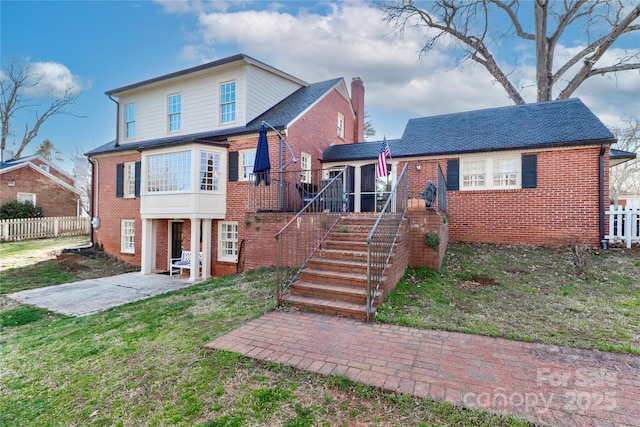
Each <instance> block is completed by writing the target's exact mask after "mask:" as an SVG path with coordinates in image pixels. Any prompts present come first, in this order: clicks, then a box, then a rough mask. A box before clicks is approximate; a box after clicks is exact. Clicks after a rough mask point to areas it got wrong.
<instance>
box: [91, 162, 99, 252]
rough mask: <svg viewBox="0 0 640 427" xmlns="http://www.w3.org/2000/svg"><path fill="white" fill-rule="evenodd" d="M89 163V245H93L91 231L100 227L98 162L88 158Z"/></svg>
mask: <svg viewBox="0 0 640 427" xmlns="http://www.w3.org/2000/svg"><path fill="white" fill-rule="evenodd" d="M89 161H90V162H91V199H92V200H91V243H92V244H95V241H94V234H93V230H94V229H95V228H98V226H99V225H100V222H99V221H100V219H99V217H98V179H99V178H100V177H99V176H98V173H99V171H100V169H99V167H98V160H96V159H92V158H91V157H89Z"/></svg>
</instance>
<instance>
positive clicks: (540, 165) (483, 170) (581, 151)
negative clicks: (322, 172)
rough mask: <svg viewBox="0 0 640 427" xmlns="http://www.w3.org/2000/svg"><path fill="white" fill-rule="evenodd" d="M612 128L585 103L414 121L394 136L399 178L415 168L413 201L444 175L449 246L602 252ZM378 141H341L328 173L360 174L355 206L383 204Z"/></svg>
mask: <svg viewBox="0 0 640 427" xmlns="http://www.w3.org/2000/svg"><path fill="white" fill-rule="evenodd" d="M615 141H616V140H615V138H614V136H613V134H612V133H611V132H610V131H609V129H607V127H606V126H605V125H604V124H603V123H602V122H601V121H600V120H599V119H598V118H597V117H596V116H595V115H594V114H593V113H592V112H591V111H590V110H589V109H588V108H587V107H586V106H585V105H584V104H583V103H582V102H581V101H580V100H579V99H568V100H561V101H551V102H545V103H538V104H527V105H519V106H510V107H501V108H491V109H487V110H480V111H470V112H464V113H456V114H446V115H441V116H433V117H424V118H418V119H412V120H409V122H408V124H407V126H406V128H405V131H404V134H403V135H402V138H401V139H399V140H390V141H388V142H389V148H390V153H391V158H390V159H389V160H388V164H389V169H390V171H391V177H392V182H391V184H392V183H393V179H395V176H397V174H398V173H399V171H400V170H401V168H402V167H403V166H404V164H405V163H409V174H410V175H409V195H410V196H419V195H420V193H421V192H422V191H423V190H424V188H425V184H426V182H427V181H429V180H431V181H433V182H437V170H438V168H441V170H442V171H443V174H444V175H445V176H446V185H447V202H446V211H447V216H448V221H449V233H450V234H449V237H450V239H451V240H452V241H465V242H485V243H502V244H511V243H518V244H539V245H549V246H558V245H564V244H568V243H581V244H587V245H592V246H597V245H598V244H599V243H600V242H601V240H602V239H603V236H604V230H605V213H604V211H605V209H606V208H607V207H608V201H609V197H608V191H609V183H608V177H609V149H610V146H611V144H613V143H614V142H615ZM379 150H380V142H367V143H361V144H351V145H335V146H332V147H330V148H329V149H328V150H326V151H325V152H324V156H323V167H325V168H336V167H342V166H345V165H348V166H351V167H352V168H353V172H354V173H353V175H354V179H353V183H352V184H351V185H350V187H351V188H349V189H348V190H349V191H350V193H351V199H352V200H353V201H354V202H353V203H352V206H351V209H352V210H354V211H356V212H364V211H371V210H375V209H376V208H377V206H376V203H373V202H372V201H373V200H376V199H379V198H380V197H379V196H380V194H379V193H380V192H384V191H387V190H386V189H387V188H389V184H387V182H386V178H382V185H380V183H379V182H378V184H377V185H376V182H375V177H374V170H375V165H376V159H377V156H378V152H379Z"/></svg>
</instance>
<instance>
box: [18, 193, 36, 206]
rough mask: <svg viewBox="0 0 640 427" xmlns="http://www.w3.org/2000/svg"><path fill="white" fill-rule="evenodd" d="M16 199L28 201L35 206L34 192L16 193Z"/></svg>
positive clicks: (21, 201) (22, 201)
mask: <svg viewBox="0 0 640 427" xmlns="http://www.w3.org/2000/svg"><path fill="white" fill-rule="evenodd" d="M18 201H19V202H20V203H24V202H30V203H31V204H32V205H33V206H35V205H36V193H18Z"/></svg>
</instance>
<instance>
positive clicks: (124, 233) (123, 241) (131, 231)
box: [120, 219, 136, 254]
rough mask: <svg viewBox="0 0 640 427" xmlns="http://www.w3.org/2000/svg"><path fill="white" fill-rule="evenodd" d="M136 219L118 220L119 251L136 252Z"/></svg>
mask: <svg viewBox="0 0 640 427" xmlns="http://www.w3.org/2000/svg"><path fill="white" fill-rule="evenodd" d="M135 242H136V221H135V220H133V219H123V220H122V221H120V252H122V253H125V254H134V253H136V245H135Z"/></svg>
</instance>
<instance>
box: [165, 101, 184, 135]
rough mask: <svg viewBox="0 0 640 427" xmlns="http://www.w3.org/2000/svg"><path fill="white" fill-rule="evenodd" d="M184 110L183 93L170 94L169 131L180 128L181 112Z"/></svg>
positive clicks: (175, 130)
mask: <svg viewBox="0 0 640 427" xmlns="http://www.w3.org/2000/svg"><path fill="white" fill-rule="evenodd" d="M181 111H182V95H180V94H179V93H177V94H174V95H169V98H168V113H169V132H177V131H179V130H180V112H181Z"/></svg>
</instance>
